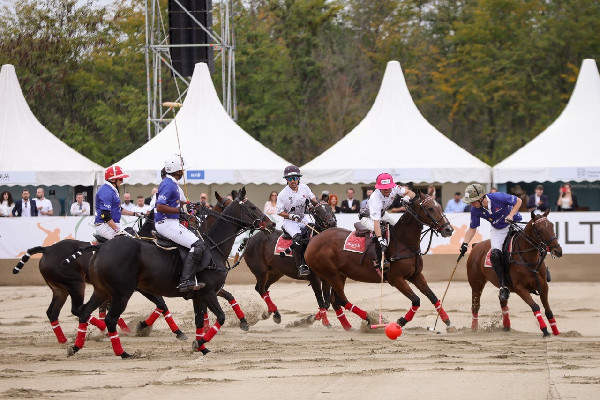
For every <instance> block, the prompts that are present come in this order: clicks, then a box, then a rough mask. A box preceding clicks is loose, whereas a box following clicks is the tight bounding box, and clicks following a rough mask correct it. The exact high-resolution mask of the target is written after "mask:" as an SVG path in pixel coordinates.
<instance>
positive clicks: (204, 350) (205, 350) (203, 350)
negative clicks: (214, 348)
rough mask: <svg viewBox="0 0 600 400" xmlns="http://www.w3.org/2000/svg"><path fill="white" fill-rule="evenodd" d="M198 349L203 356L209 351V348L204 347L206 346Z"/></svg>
mask: <svg viewBox="0 0 600 400" xmlns="http://www.w3.org/2000/svg"><path fill="white" fill-rule="evenodd" d="M200 351H201V352H202V355H203V356H205V355H207V354H208V353H210V350H209V349H206V348H204V349H202V350H200Z"/></svg>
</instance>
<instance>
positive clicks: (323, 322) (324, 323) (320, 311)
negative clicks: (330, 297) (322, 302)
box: [319, 308, 331, 326]
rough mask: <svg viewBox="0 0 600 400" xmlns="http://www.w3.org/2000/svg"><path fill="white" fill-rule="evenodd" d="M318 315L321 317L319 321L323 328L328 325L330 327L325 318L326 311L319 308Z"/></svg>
mask: <svg viewBox="0 0 600 400" xmlns="http://www.w3.org/2000/svg"><path fill="white" fill-rule="evenodd" d="M319 314H320V315H321V318H320V319H321V323H322V324H323V326H329V325H331V324H330V323H329V319H328V318H327V310H326V309H324V308H321V309H320V310H319Z"/></svg>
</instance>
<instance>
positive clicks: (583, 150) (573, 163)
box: [494, 59, 600, 183]
mask: <svg viewBox="0 0 600 400" xmlns="http://www.w3.org/2000/svg"><path fill="white" fill-rule="evenodd" d="M598 149H600V75H599V74H598V67H597V66H596V62H595V61H594V60H591V59H587V60H583V63H582V65H581V70H580V71H579V76H578V77H577V83H576V84H575V89H574V90H573V94H572V95H571V98H570V99H569V103H567V106H566V107H565V109H564V110H563V112H562V113H561V114H560V116H559V117H558V118H557V119H556V120H555V121H554V122H553V123H552V125H550V126H549V127H548V128H546V130H545V131H543V132H542V133H540V134H539V135H537V136H536V137H535V138H533V139H532V140H531V141H530V142H529V143H527V144H526V145H525V146H523V147H521V148H520V149H519V150H517V151H516V152H515V153H514V154H513V155H511V156H510V157H508V158H506V159H504V160H503V161H502V162H501V163H499V164H497V165H496V166H494V183H506V182H546V181H548V182H557V181H566V182H568V181H575V182H583V181H597V180H600V155H599V154H598Z"/></svg>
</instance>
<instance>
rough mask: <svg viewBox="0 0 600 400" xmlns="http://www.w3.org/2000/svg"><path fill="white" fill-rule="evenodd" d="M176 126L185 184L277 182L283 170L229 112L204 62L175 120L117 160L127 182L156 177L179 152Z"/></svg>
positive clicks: (284, 163) (280, 160)
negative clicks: (168, 160)
mask: <svg viewBox="0 0 600 400" xmlns="http://www.w3.org/2000/svg"><path fill="white" fill-rule="evenodd" d="M177 131H179V141H180V143H181V153H182V156H183V160H184V164H185V169H186V182H187V183H192V184H194V183H195V184H200V183H204V184H213V183H216V184H222V183H229V184H234V183H236V184H237V183H241V184H248V183H255V184H261V183H267V184H273V183H281V182H282V176H283V175H282V174H283V169H284V168H285V167H286V166H287V165H289V163H288V162H287V161H285V160H284V159H283V158H281V157H279V156H278V155H277V154H275V153H273V152H272V151H271V150H269V149H268V148H266V147H265V146H263V145H262V144H260V143H259V142H258V141H257V140H255V139H254V138H253V137H252V136H250V135H249V134H248V133H246V132H245V131H244V130H243V129H242V128H240V127H239V126H238V125H237V124H236V123H235V122H234V121H233V120H232V119H231V118H230V117H229V115H228V114H227V112H226V111H225V109H224V108H223V106H222V105H221V102H220V101H219V97H218V96H217V92H216V91H215V87H214V85H213V83H212V80H211V78H210V73H209V71H208V67H207V66H206V64H205V63H198V64H196V67H195V69H194V75H193V76H192V81H191V83H190V87H189V90H188V94H187V96H186V98H185V101H184V102H183V106H182V108H181V109H180V111H179V112H178V113H177V116H176V118H175V120H174V121H171V123H169V125H167V126H166V127H165V128H164V129H163V130H162V131H161V132H160V133H159V134H158V135H156V136H155V137H154V138H152V139H151V140H150V141H148V142H147V143H146V144H144V145H143V146H142V147H140V148H139V149H137V150H136V151H134V152H133V153H131V154H130V155H128V156H127V157H125V158H124V159H122V160H121V161H119V162H118V163H117V164H118V165H120V166H121V167H122V168H123V170H124V171H125V173H127V174H129V175H130V177H129V178H128V179H127V180H126V182H127V183H128V184H138V183H139V184H150V183H154V184H156V183H159V182H160V177H159V171H160V169H161V168H163V167H164V161H165V159H167V158H168V157H169V156H171V155H173V154H179V147H178V145H177Z"/></svg>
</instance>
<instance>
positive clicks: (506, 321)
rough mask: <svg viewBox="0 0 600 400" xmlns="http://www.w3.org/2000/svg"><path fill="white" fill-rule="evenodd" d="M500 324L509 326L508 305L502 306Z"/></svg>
mask: <svg viewBox="0 0 600 400" xmlns="http://www.w3.org/2000/svg"><path fill="white" fill-rule="evenodd" d="M502 326H504V327H505V328H510V315H509V314H508V306H506V307H502Z"/></svg>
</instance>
